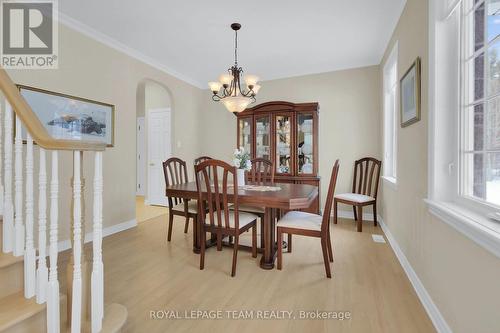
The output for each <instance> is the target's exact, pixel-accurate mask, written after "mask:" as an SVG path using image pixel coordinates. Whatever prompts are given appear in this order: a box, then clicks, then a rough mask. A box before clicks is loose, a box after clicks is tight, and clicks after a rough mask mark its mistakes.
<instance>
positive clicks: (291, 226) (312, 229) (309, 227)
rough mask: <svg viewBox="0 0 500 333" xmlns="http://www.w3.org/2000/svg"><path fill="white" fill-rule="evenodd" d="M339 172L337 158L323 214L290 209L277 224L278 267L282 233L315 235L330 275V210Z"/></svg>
mask: <svg viewBox="0 0 500 333" xmlns="http://www.w3.org/2000/svg"><path fill="white" fill-rule="evenodd" d="M338 173H339V160H336V161H335V164H334V166H333V169H332V174H331V177H330V185H329V186H328V194H327V196H326V204H325V210H324V211H323V216H321V215H317V214H312V213H307V212H301V211H290V212H288V213H286V214H285V215H284V216H283V218H282V219H281V220H279V221H278V224H277V234H278V269H279V270H281V269H282V266H283V234H284V233H285V234H288V235H291V234H294V235H301V236H309V237H317V238H320V239H321V250H322V252H323V261H324V263H325V270H326V276H327V277H328V278H331V277H332V274H331V271H330V262H333V250H332V241H331V239H330V216H331V215H330V214H331V212H332V203H333V195H334V192H335V186H336V184H337V175H338Z"/></svg>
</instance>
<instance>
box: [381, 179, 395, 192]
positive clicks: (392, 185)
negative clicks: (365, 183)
mask: <svg viewBox="0 0 500 333" xmlns="http://www.w3.org/2000/svg"><path fill="white" fill-rule="evenodd" d="M382 179H383V180H384V183H385V184H387V185H388V186H389V187H390V188H392V189H393V190H397V189H398V183H397V181H396V178H394V177H388V176H382Z"/></svg>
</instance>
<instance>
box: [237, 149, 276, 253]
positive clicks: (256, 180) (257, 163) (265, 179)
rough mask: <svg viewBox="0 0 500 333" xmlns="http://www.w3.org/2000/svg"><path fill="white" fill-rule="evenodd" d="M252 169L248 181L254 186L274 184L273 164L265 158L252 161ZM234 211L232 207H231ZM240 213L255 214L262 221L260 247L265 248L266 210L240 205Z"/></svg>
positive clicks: (247, 175)
mask: <svg viewBox="0 0 500 333" xmlns="http://www.w3.org/2000/svg"><path fill="white" fill-rule="evenodd" d="M251 162H252V169H251V170H250V171H248V172H247V173H246V180H247V181H249V182H250V183H251V184H253V185H262V186H270V185H272V184H274V172H273V170H274V167H273V162H271V161H269V160H268V159H265V158H254V159H253V160H251ZM231 209H232V207H231ZM239 210H240V212H247V213H252V214H255V215H257V216H258V217H259V219H260V247H261V248H264V232H263V230H264V214H265V208H264V207H258V206H253V205H246V204H243V205H240V207H239Z"/></svg>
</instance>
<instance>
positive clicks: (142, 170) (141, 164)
mask: <svg viewBox="0 0 500 333" xmlns="http://www.w3.org/2000/svg"><path fill="white" fill-rule="evenodd" d="M144 123H145V119H144V117H138V118H137V156H136V160H137V186H136V190H135V194H136V195H142V196H144V195H146V191H145V188H146V165H147V163H146V135H145V133H146V130H145V124H144Z"/></svg>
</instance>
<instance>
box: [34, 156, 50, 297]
mask: <svg viewBox="0 0 500 333" xmlns="http://www.w3.org/2000/svg"><path fill="white" fill-rule="evenodd" d="M45 163H46V162H45V149H43V148H40V167H39V168H40V170H39V175H38V268H37V271H36V302H37V303H38V304H42V303H44V302H45V300H46V299H47V281H48V270H47V259H46V258H45V257H46V256H47V254H46V253H45V248H46V246H47V171H46V164H45Z"/></svg>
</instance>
